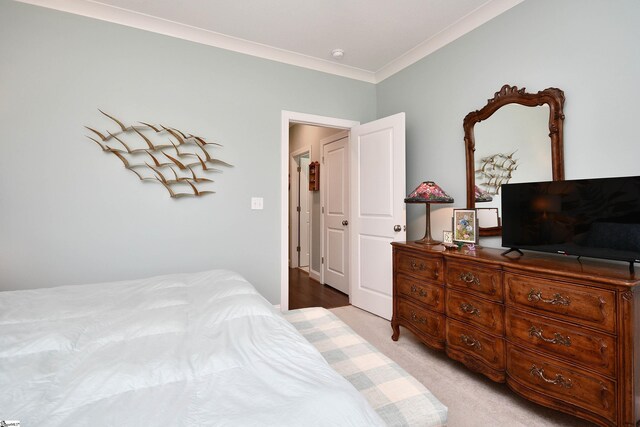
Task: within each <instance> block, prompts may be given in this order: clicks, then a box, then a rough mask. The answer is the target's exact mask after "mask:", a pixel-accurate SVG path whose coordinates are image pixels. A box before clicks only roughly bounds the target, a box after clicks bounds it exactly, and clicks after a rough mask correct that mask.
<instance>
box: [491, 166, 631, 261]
mask: <svg viewBox="0 0 640 427" xmlns="http://www.w3.org/2000/svg"><path fill="white" fill-rule="evenodd" d="M501 192H502V246H504V247H506V248H511V249H513V250H516V249H529V250H534V251H542V252H555V253H560V254H566V255H576V256H584V257H592V258H604V259H612V260H620V261H627V262H629V268H630V270H631V271H633V263H634V262H640V176H633V177H619V178H592V179H577V180H567V181H548V182H530V183H519V184H504V185H502V187H501ZM507 252H509V251H507Z"/></svg>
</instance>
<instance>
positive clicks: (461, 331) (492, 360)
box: [446, 318, 505, 371]
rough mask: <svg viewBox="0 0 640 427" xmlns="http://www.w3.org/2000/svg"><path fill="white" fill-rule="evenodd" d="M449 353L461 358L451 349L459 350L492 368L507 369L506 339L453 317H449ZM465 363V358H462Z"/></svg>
mask: <svg viewBox="0 0 640 427" xmlns="http://www.w3.org/2000/svg"><path fill="white" fill-rule="evenodd" d="M446 339H447V354H449V356H451V357H452V358H453V359H457V360H459V359H458V358H457V357H456V355H455V352H454V353H452V352H450V351H449V350H450V349H452V350H457V351H458V352H462V353H465V354H467V355H470V356H473V357H474V358H476V359H479V360H480V361H482V362H483V363H484V364H486V365H488V366H489V367H491V368H492V369H495V370H502V371H504V369H505V363H504V340H503V339H502V338H497V337H494V336H492V335H489V334H485V333H483V332H480V330H478V329H476V328H474V327H472V326H469V325H465V324H464V323H461V322H458V321H456V320H453V319H451V318H447V332H446ZM460 361H461V362H463V363H465V361H464V360H460Z"/></svg>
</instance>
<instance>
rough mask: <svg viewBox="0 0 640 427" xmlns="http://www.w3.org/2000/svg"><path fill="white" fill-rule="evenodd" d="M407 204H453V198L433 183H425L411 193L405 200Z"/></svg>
mask: <svg viewBox="0 0 640 427" xmlns="http://www.w3.org/2000/svg"><path fill="white" fill-rule="evenodd" d="M404 202H405V203H453V197H451V196H449V195H448V194H447V193H445V191H444V190H443V189H442V188H440V186H439V185H438V184H436V183H435V182H433V181H425V182H423V183H421V184H420V185H418V187H417V188H416V189H415V190H413V191H412V192H411V194H409V195H408V196H407V197H406V198H405V199H404Z"/></svg>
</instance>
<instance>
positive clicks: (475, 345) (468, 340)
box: [460, 334, 482, 350]
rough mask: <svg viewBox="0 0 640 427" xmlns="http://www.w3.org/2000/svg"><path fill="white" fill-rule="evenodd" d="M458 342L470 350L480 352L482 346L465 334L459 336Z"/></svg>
mask: <svg viewBox="0 0 640 427" xmlns="http://www.w3.org/2000/svg"><path fill="white" fill-rule="evenodd" d="M460 341H462V342H463V343H464V344H466V345H467V346H469V347H471V348H475V349H476V350H482V344H480V341H478V340H477V339H475V338H472V337H470V336H468V335H465V334H460Z"/></svg>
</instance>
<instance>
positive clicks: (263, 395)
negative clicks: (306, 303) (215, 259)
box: [0, 270, 384, 426]
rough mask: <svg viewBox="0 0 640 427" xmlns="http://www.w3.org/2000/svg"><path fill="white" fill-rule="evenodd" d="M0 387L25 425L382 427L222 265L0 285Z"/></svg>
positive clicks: (6, 410)
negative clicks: (41, 285)
mask: <svg viewBox="0 0 640 427" xmlns="http://www.w3.org/2000/svg"><path fill="white" fill-rule="evenodd" d="M0 390H2V392H1V393H0V420H7V419H10V420H20V421H21V423H22V424H21V425H24V426H38V425H47V426H81V425H92V426H102V425H105V426H106V425H109V426H114V425H117V426H142V425H144V426H155V425H171V426H194V425H222V426H227V425H234V426H236V425H238V426H252V425H261V426H264V425H274V426H300V425H305V426H327V425H341V426H377V425H384V422H383V420H382V419H381V418H380V416H378V414H377V413H376V412H375V411H374V410H373V409H372V407H371V406H370V405H369V404H368V403H367V401H366V399H365V398H364V397H363V395H362V394H361V393H359V392H358V391H357V390H356V389H355V388H354V387H353V385H352V384H351V383H349V382H348V381H347V380H346V379H345V378H343V377H342V376H341V375H339V374H338V373H337V372H336V371H335V370H333V369H332V368H331V367H330V366H329V364H328V363H327V362H326V361H325V359H324V358H323V357H322V355H320V353H319V352H318V351H317V350H316V349H315V348H314V347H313V346H312V345H311V344H310V343H309V342H308V341H307V340H306V339H305V338H303V337H302V335H300V333H298V332H297V331H296V329H295V328H294V327H293V326H292V325H291V324H290V323H289V322H287V321H286V320H285V319H284V318H283V317H282V316H281V315H279V314H278V313H277V312H276V311H275V310H274V308H273V307H272V306H271V305H270V304H269V303H268V302H267V301H266V300H265V299H264V298H263V297H261V296H260V295H259V294H258V293H257V292H256V290H255V289H254V288H253V286H251V285H250V284H249V283H248V282H247V281H246V280H244V279H243V278H242V277H241V276H239V275H238V274H236V273H233V272H230V271H222V270H214V271H208V272H202V273H195V274H179V275H169V276H161V277H155V278H152V279H143V280H134V281H126V282H117V283H108V284H94V285H82V286H63V287H58V288H52V289H37V290H27V291H10V292H0Z"/></svg>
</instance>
